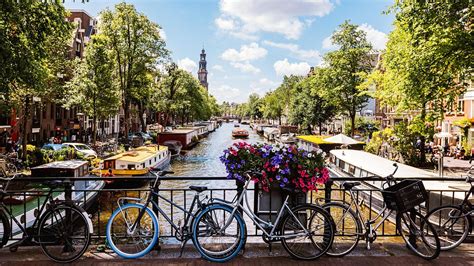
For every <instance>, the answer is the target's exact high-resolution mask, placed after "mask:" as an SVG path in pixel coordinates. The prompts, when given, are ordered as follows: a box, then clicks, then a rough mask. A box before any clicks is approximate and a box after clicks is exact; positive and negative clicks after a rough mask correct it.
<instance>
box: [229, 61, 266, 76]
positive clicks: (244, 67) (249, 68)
mask: <svg viewBox="0 0 474 266" xmlns="http://www.w3.org/2000/svg"><path fill="white" fill-rule="evenodd" d="M230 65H231V66H233V67H235V68H237V69H240V71H242V72H244V73H252V74H258V73H260V71H261V70H260V69H259V68H257V67H255V66H253V65H252V64H250V63H249V62H244V63H240V62H231V63H230Z"/></svg>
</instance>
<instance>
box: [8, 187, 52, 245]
mask: <svg viewBox="0 0 474 266" xmlns="http://www.w3.org/2000/svg"><path fill="white" fill-rule="evenodd" d="M52 194H53V189H52V188H51V189H49V191H48V194H47V195H46V197H45V199H44V201H43V204H42V205H41V208H40V209H39V212H38V215H37V216H36V217H35V221H34V222H33V225H32V226H31V228H34V229H35V228H36V227H37V225H38V223H39V220H40V218H41V215H40V214H42V213H43V211H44V210H45V208H46V206H47V202H52V201H53V197H52V196H51V195H52ZM3 198H4V197H1V199H3ZM0 210H3V211H4V212H5V213H6V214H7V215H8V216H9V217H10V219H9V220H12V221H14V222H15V224H16V225H17V226H18V227H19V228H20V230H21V231H22V232H23V237H22V239H21V240H20V241H19V243H21V242H22V241H24V240H26V239H28V238H31V237H33V236H34V235H30V234H28V230H27V227H26V221H25V224H24V225H25V226H23V225H22V223H21V222H20V221H18V220H17V219H16V217H15V215H13V211H11V210H10V208H8V206H7V205H5V203H3V201H1V200H0ZM11 230H13V228H12V227H11ZM12 233H13V232H9V234H12ZM33 241H34V239H33ZM34 242H35V243H38V242H36V241H34Z"/></svg>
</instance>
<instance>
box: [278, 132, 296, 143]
mask: <svg viewBox="0 0 474 266" xmlns="http://www.w3.org/2000/svg"><path fill="white" fill-rule="evenodd" d="M277 141H278V142H279V143H280V144H282V145H287V144H295V143H296V142H297V141H298V139H297V138H296V137H295V135H294V134H291V133H290V134H281V135H280V136H279V137H278V139H277Z"/></svg>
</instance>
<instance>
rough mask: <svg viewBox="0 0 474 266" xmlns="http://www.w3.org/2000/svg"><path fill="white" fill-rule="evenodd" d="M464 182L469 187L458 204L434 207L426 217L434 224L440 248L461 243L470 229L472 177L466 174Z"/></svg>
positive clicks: (472, 208) (473, 191) (473, 210)
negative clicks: (469, 185)
mask: <svg viewBox="0 0 474 266" xmlns="http://www.w3.org/2000/svg"><path fill="white" fill-rule="evenodd" d="M466 182H467V183H469V184H471V189H470V190H469V192H468V193H467V194H466V196H465V197H464V200H463V201H462V202H461V204H459V205H447V206H440V207H437V208H434V209H433V210H431V211H430V212H429V213H428V216H427V219H428V221H429V222H430V223H431V224H432V225H433V226H434V228H435V229H436V232H437V233H438V236H439V240H440V243H441V250H450V249H453V248H456V247H457V246H459V245H461V243H462V242H464V240H465V239H466V237H467V235H468V234H469V232H471V229H472V215H473V214H474V206H473V205H472V204H471V203H470V202H469V198H470V197H471V196H472V195H474V194H473V193H474V184H473V183H474V179H473V178H472V176H471V175H468V176H467V178H466Z"/></svg>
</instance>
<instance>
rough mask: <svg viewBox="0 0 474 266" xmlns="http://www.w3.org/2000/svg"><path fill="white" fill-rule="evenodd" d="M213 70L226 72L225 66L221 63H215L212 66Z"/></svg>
mask: <svg viewBox="0 0 474 266" xmlns="http://www.w3.org/2000/svg"><path fill="white" fill-rule="evenodd" d="M211 68H212V69H213V70H217V71H220V72H224V67H222V66H221V65H213V66H212V67H211Z"/></svg>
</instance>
